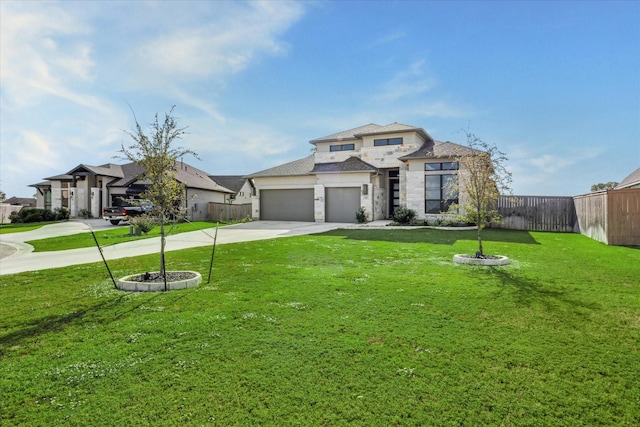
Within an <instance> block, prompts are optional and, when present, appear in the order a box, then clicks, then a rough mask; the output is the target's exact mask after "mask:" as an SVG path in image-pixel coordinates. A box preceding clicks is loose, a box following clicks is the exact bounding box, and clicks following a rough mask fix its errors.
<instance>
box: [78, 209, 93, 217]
mask: <svg viewBox="0 0 640 427" xmlns="http://www.w3.org/2000/svg"><path fill="white" fill-rule="evenodd" d="M78 216H79V217H80V218H85V219H86V218H93V215H92V214H91V211H90V210H89V209H80V211H79V212H78Z"/></svg>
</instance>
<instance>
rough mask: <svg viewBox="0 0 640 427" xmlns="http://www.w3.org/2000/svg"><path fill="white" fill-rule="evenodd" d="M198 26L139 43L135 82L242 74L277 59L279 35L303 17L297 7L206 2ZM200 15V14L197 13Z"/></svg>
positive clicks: (282, 45) (283, 49) (280, 46)
mask: <svg viewBox="0 0 640 427" xmlns="http://www.w3.org/2000/svg"><path fill="white" fill-rule="evenodd" d="M210 4H211V5H212V8H213V9H212V10H209V11H208V12H209V13H208V14H207V16H205V21H204V22H203V23H201V24H200V25H196V26H193V25H189V26H187V25H185V26H180V25H178V26H176V27H170V28H169V30H168V31H163V32H161V33H159V35H157V36H155V37H153V38H152V39H150V40H149V41H146V42H144V43H142V44H141V45H140V46H139V47H138V48H137V49H136V50H135V52H136V53H135V55H136V57H137V58H138V59H137V60H136V64H137V72H136V73H135V74H136V75H137V76H139V79H136V83H142V84H144V82H145V81H146V82H148V81H149V80H148V79H149V78H151V79H152V80H151V81H158V80H161V81H165V82H168V83H170V82H171V80H172V79H202V78H207V77H212V76H214V77H221V76H227V75H230V74H234V73H238V72H240V71H242V70H244V69H245V68H246V67H247V66H248V65H249V64H250V63H251V62H252V61H253V60H255V59H256V58H257V57H259V56H260V55H261V54H270V55H279V54H282V53H284V52H286V51H287V48H288V47H287V45H286V43H284V42H283V41H281V40H280V39H279V36H280V35H281V34H282V33H283V32H284V31H285V30H287V29H288V28H289V27H290V26H291V25H292V24H293V23H294V22H295V21H297V20H298V19H299V18H300V16H301V15H302V12H303V8H302V6H301V5H300V4H299V3H290V2H267V1H265V2H252V3H233V7H229V6H230V5H229V4H226V5H225V6H226V7H225V10H224V13H222V14H218V13H216V6H217V5H218V4H219V3H215V2H214V3H210ZM201 12H202V11H201Z"/></svg>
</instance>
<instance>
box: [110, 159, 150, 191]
mask: <svg viewBox="0 0 640 427" xmlns="http://www.w3.org/2000/svg"><path fill="white" fill-rule="evenodd" d="M119 166H120V170H121V171H122V176H121V177H120V179H115V180H114V181H111V182H110V183H108V184H107V187H128V186H130V185H131V184H133V183H134V182H136V181H137V180H138V179H140V176H141V175H142V174H143V172H144V168H143V167H142V166H139V165H137V164H135V163H133V162H131V163H126V164H124V165H119ZM107 176H109V175H107Z"/></svg>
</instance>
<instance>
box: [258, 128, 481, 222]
mask: <svg viewBox="0 0 640 427" xmlns="http://www.w3.org/2000/svg"><path fill="white" fill-rule="evenodd" d="M309 143H310V144H312V145H313V146H315V152H314V153H313V154H312V155H310V156H308V157H305V158H303V159H299V160H295V161H293V162H290V163H286V164H283V165H279V166H276V167H273V168H270V169H266V170H263V171H260V172H256V173H253V174H250V175H247V176H246V178H249V179H250V180H252V182H253V183H254V185H255V188H256V190H255V195H254V197H253V199H252V217H253V219H261V220H288V221H316V222H356V217H355V213H356V211H357V210H358V209H359V208H360V207H364V208H365V210H366V212H367V213H368V215H369V219H370V220H378V219H387V218H389V217H391V215H392V214H393V212H394V210H395V209H396V208H398V207H406V208H410V209H413V210H414V211H416V213H417V215H418V217H419V218H422V219H427V218H428V217H430V216H434V217H435V216H439V215H440V214H441V212H443V211H446V209H447V207H448V205H449V204H451V203H453V202H457V201H458V200H457V197H458V196H457V194H447V188H448V187H447V186H446V183H447V181H450V180H455V179H457V173H458V163H457V162H455V159H454V157H455V156H456V155H463V154H466V153H469V152H471V149H470V148H468V147H464V146H461V145H459V144H454V143H452V142H440V141H436V140H434V139H433V138H432V137H431V136H430V135H429V134H428V133H427V132H426V131H425V130H424V129H422V128H419V127H415V126H410V125H405V124H400V123H392V124H389V125H384V126H381V125H377V124H374V123H371V124H367V125H364V126H360V127H357V128H354V129H349V130H346V131H342V132H338V133H334V134H331V135H328V136H324V137H321V138H316V139H313V140H311V141H309Z"/></svg>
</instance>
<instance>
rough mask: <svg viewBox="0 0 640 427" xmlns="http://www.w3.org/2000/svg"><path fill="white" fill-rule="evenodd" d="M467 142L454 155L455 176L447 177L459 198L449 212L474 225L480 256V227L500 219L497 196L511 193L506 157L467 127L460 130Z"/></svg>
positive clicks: (478, 254) (453, 191)
mask: <svg viewBox="0 0 640 427" xmlns="http://www.w3.org/2000/svg"><path fill="white" fill-rule="evenodd" d="M462 132H464V134H465V136H466V139H467V146H468V147H465V148H464V149H461V150H460V152H459V154H457V155H456V156H455V161H457V162H458V165H459V170H458V179H457V180H451V181H450V183H449V186H450V187H451V188H448V189H447V190H448V192H449V193H450V194H458V195H459V202H458V203H457V204H452V205H451V207H450V208H449V213H454V214H455V215H456V216H457V217H458V218H459V219H460V220H461V221H464V222H468V223H472V224H475V225H477V227H478V252H477V253H476V257H478V258H483V257H484V256H485V255H484V250H483V247H482V230H483V229H484V228H485V227H486V226H487V225H488V224H489V223H491V222H498V221H500V219H501V218H500V214H499V213H498V210H497V206H496V205H497V201H498V197H500V195H501V194H511V182H512V177H511V173H510V172H509V171H508V170H507V169H506V166H505V163H506V162H507V160H508V158H507V157H506V155H505V153H503V152H501V151H500V150H498V148H497V147H496V146H495V144H489V143H487V142H485V141H483V140H482V139H480V138H478V137H477V136H476V135H474V134H473V133H471V132H470V131H469V130H468V129H467V130H463V131H462Z"/></svg>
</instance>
